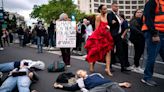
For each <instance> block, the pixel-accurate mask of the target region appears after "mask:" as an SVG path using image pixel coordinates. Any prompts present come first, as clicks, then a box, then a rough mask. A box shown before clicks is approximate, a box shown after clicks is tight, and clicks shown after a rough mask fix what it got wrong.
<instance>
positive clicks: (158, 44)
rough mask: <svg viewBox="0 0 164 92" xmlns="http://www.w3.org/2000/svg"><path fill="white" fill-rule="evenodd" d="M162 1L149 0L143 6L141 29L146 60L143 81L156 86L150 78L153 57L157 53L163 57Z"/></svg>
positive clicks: (163, 22)
mask: <svg viewBox="0 0 164 92" xmlns="http://www.w3.org/2000/svg"><path fill="white" fill-rule="evenodd" d="M163 3H164V1H163V0H149V1H148V2H147V3H146V5H145V8H144V19H143V20H144V24H143V26H142V30H143V31H144V32H145V34H144V35H145V42H146V45H147V54H148V55H147V60H146V67H145V70H144V77H143V79H141V81H142V82H143V83H146V84H147V85H150V86H156V85H157V83H156V82H155V81H153V80H152V76H153V69H154V63H155V59H156V57H157V55H158V53H160V54H161V56H163V57H164V13H163V12H164V6H163Z"/></svg>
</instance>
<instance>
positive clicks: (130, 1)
mask: <svg viewBox="0 0 164 92" xmlns="http://www.w3.org/2000/svg"><path fill="white" fill-rule="evenodd" d="M113 2H117V3H118V5H119V13H121V14H124V15H125V16H126V18H127V19H130V18H131V17H132V16H133V14H134V11H135V10H136V9H143V8H144V5H145V3H146V0H78V2H77V6H78V9H79V10H80V11H81V12H84V13H86V14H96V13H98V12H97V9H98V7H99V5H101V4H104V5H106V6H107V8H108V11H109V10H111V4H112V3H113Z"/></svg>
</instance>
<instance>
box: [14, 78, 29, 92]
mask: <svg viewBox="0 0 164 92" xmlns="http://www.w3.org/2000/svg"><path fill="white" fill-rule="evenodd" d="M30 84H31V80H30V78H29V77H28V76H19V77H18V81H17V86H18V90H19V92H30Z"/></svg>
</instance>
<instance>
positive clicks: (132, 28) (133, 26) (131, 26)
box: [130, 19, 142, 34]
mask: <svg viewBox="0 0 164 92" xmlns="http://www.w3.org/2000/svg"><path fill="white" fill-rule="evenodd" d="M136 22H137V21H136V20H135V19H132V20H131V21H130V30H131V32H133V33H135V34H142V32H141V30H139V29H138V28H137V27H136Z"/></svg>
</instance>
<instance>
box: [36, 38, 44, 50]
mask: <svg viewBox="0 0 164 92" xmlns="http://www.w3.org/2000/svg"><path fill="white" fill-rule="evenodd" d="M43 40H44V37H43V36H41V37H39V36H38V37H37V49H38V53H42V52H43Z"/></svg>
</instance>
